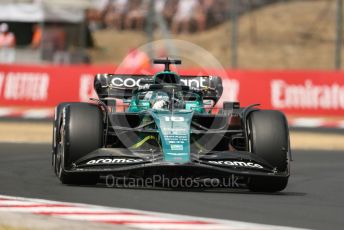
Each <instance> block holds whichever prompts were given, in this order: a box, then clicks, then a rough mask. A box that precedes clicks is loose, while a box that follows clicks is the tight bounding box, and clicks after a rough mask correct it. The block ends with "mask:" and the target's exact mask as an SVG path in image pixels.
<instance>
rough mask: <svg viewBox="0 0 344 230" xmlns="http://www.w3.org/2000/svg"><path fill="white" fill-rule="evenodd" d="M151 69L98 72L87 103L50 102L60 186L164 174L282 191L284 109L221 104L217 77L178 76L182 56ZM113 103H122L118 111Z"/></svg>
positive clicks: (286, 154) (286, 147) (286, 158)
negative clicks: (159, 69)
mask: <svg viewBox="0 0 344 230" xmlns="http://www.w3.org/2000/svg"><path fill="white" fill-rule="evenodd" d="M154 63H155V64H163V65H165V69H164V71H162V72H158V73H156V74H155V75H153V76H150V75H119V74H98V75H96V77H95V80H94V88H95V90H96V92H97V94H98V99H92V100H93V102H91V103H80V102H67V103H61V104H59V105H58V106H57V107H56V111H55V120H54V130H53V145H52V164H53V168H54V171H55V173H56V175H57V177H58V178H59V179H60V180H61V182H62V183H64V184H96V183H98V182H99V178H102V177H104V176H107V175H113V176H114V177H126V178H148V177H153V176H154V175H164V176H165V177H167V178H173V177H175V178H178V177H181V176H184V177H188V178H196V179H198V181H203V180H205V179H207V178H217V179H218V180H220V179H222V178H226V177H230V176H233V175H235V176H238V177H239V178H240V182H241V184H242V185H243V186H246V187H247V188H248V189H250V190H252V191H263V192H276V191H281V190H283V189H284V188H285V187H286V185H287V183H288V178H289V174H290V167H289V166H290V163H289V162H290V159H291V151H290V144H289V131H288V125H287V120H286V118H285V116H284V115H283V113H281V112H279V111H274V110H260V109H258V108H257V106H258V105H257V104H254V105H250V106H247V107H240V104H239V103H238V102H223V105H222V106H217V107H222V108H221V109H219V111H218V112H216V113H214V111H215V110H214V108H215V105H216V104H217V102H218V101H219V99H220V97H221V95H222V92H223V86H222V80H221V78H220V77H215V76H182V75H178V74H177V73H175V72H172V71H171V70H170V65H171V64H181V61H180V60H171V59H168V58H167V59H158V60H154ZM119 103H122V104H124V105H125V104H126V105H127V107H126V109H125V110H124V111H122V112H119V111H118V107H119Z"/></svg>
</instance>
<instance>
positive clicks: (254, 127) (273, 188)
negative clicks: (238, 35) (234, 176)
mask: <svg viewBox="0 0 344 230" xmlns="http://www.w3.org/2000/svg"><path fill="white" fill-rule="evenodd" d="M247 126H248V133H249V142H250V143H249V145H250V151H251V152H252V153H255V154H257V155H258V156H259V157H261V158H263V159H264V160H266V161H267V162H268V163H269V164H270V165H272V166H273V167H274V169H275V170H276V171H277V172H280V173H287V174H288V175H289V158H288V153H290V147H289V129H288V123H287V120H286V118H285V116H284V114H283V113H281V112H279V111H275V110H258V111H253V112H251V113H250V115H249V116H248V119H247ZM287 184H288V176H286V177H262V176H260V177H259V176H255V177H251V178H250V180H249V183H248V188H249V189H250V190H251V191H256V192H278V191H282V190H283V189H285V187H286V186H287Z"/></svg>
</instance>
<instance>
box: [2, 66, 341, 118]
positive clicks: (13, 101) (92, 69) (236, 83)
mask: <svg viewBox="0 0 344 230" xmlns="http://www.w3.org/2000/svg"><path fill="white" fill-rule="evenodd" d="M115 70H116V68H115V67H113V66H86V65H85V66H31V65H30V66H25V65H0V106H2V107H7V106H23V107H36V108H37V107H54V106H56V105H57V104H58V103H60V102H66V101H84V102H85V101H88V100H89V98H96V97H97V96H96V93H95V91H94V89H93V80H94V76H95V74H97V73H114V72H115ZM179 72H180V73H181V74H183V75H204V73H202V70H198V69H192V70H191V69H190V70H188V69H182V70H180V71H179ZM206 72H207V73H208V74H209V72H211V70H207V71H206ZM130 73H139V74H143V73H144V74H152V73H154V71H147V70H145V71H144V72H142V71H140V72H138V71H131V70H126V72H125V74H130ZM225 75H226V76H220V77H221V78H222V81H223V86H224V90H223V94H222V98H221V101H220V102H219V103H218V105H217V106H218V107H219V108H221V106H222V102H223V101H240V103H241V104H242V105H244V106H247V105H249V104H256V103H258V104H261V107H262V108H264V109H278V110H282V111H284V112H286V113H287V114H295V115H333V116H339V115H344V73H343V72H334V71H333V72H331V71H322V72H321V71H320V72H319V71H243V70H236V71H233V70H226V71H225ZM190 82H191V81H190ZM191 83H192V84H199V86H202V82H191ZM115 84H116V85H118V86H120V85H123V86H126V85H129V86H133V85H135V84H139V83H138V82H137V81H136V80H135V77H133V78H132V79H131V78H126V79H125V80H123V79H116V82H115ZM118 105H119V106H121V103H118Z"/></svg>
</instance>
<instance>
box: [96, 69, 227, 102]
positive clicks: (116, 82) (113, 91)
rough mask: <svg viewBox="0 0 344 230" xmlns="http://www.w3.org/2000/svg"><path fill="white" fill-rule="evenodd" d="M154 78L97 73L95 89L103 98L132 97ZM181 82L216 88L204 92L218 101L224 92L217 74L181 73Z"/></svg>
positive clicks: (205, 96) (193, 86)
mask: <svg viewBox="0 0 344 230" xmlns="http://www.w3.org/2000/svg"><path fill="white" fill-rule="evenodd" d="M152 79H153V76H152V75H132V74H130V75H129V74H97V75H96V76H95V79H94V89H95V90H96V92H97V94H98V97H99V99H101V100H102V99H105V98H115V99H130V98H131V97H132V96H133V89H135V88H137V87H139V86H143V85H144V84H145V83H146V82H149V81H151V80H152ZM180 82H181V84H184V85H187V86H189V87H192V88H196V89H205V88H212V89H214V90H212V91H209V92H207V93H205V94H204V96H203V98H204V99H205V100H207V99H209V100H214V101H218V99H219V98H220V97H221V95H222V92H223V86H222V80H221V78H220V77H216V76H192V75H181V76H180Z"/></svg>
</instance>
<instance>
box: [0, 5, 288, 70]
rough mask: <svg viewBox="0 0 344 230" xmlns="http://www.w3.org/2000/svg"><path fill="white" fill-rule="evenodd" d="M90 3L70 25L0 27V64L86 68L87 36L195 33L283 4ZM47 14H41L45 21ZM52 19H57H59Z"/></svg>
mask: <svg viewBox="0 0 344 230" xmlns="http://www.w3.org/2000/svg"><path fill="white" fill-rule="evenodd" d="M30 1H32V2H30ZM89 1H90V4H89V5H88V7H86V8H83V11H82V12H83V13H82V14H83V17H82V19H81V21H78V22H77V23H76V22H74V21H73V20H71V21H70V22H69V21H68V20H67V21H66V20H61V21H60V20H56V19H55V20H51V19H49V20H45V19H42V21H37V22H33V21H25V20H24V21H13V20H10V21H3V22H0V24H1V25H0V62H7V63H12V62H26V61H29V62H36V63H41V62H48V63H49V62H52V63H57V64H69V63H90V62H91V58H90V56H89V55H88V54H87V52H85V48H92V47H95V44H94V41H93V38H92V33H93V32H96V31H99V30H104V29H106V30H117V31H119V30H137V31H142V32H144V31H145V32H146V34H147V35H148V34H149V32H148V31H147V25H148V24H149V23H148V22H149V20H150V22H152V23H151V25H153V29H152V31H154V29H156V28H158V26H157V20H159V22H162V23H163V24H164V25H165V26H166V28H167V29H168V31H170V32H171V33H173V34H179V33H196V32H202V31H204V30H207V29H209V28H211V27H213V26H216V25H218V24H220V23H223V22H224V21H226V20H227V19H229V18H230V15H231V12H233V11H232V9H234V8H235V11H236V12H237V13H239V14H241V13H245V12H246V11H250V10H252V9H254V8H257V7H260V6H263V5H266V4H270V3H274V2H277V1H282V0H236V1H229V0H89ZM28 2H30V3H28V5H29V7H30V4H31V5H32V6H33V5H35V4H39V1H37V0H28ZM233 2H235V7H234V5H233ZM1 4H2V3H0V6H1ZM11 4H13V6H15V7H16V8H17V10H18V12H21V10H22V9H21V8H22V5H20V4H19V5H16V4H17V2H15V1H14V2H12V3H11ZM51 5H52V6H50V7H51V8H52V11H51V12H55V13H56V12H63V11H58V10H56V9H54V8H55V7H54V5H53V4H52V3H51ZM28 9H30V8H28ZM42 9H43V10H46V9H47V8H46V7H43V8H42ZM24 11H25V10H24ZM49 12H50V11H47V13H44V14H45V15H46V16H49ZM65 12H67V11H66V9H65ZM72 12H73V11H70V14H69V15H68V16H61V19H68V17H72V16H73V15H72V14H71V13H72ZM23 13H24V12H23ZM19 14H20V13H19ZM19 16H20V15H19ZM56 16H57V18H59V15H56ZM8 17H11V15H9V16H8ZM19 18H21V17H19ZM152 31H151V33H152ZM131 48H132V47H128V49H131Z"/></svg>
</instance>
